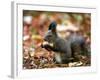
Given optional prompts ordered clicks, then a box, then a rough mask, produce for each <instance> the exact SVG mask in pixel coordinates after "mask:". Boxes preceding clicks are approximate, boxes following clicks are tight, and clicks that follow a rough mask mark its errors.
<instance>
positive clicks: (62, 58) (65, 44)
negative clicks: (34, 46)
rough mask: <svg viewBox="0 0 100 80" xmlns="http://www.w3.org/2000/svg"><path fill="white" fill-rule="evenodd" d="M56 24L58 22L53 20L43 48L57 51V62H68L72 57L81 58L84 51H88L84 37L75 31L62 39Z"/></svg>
mask: <svg viewBox="0 0 100 80" xmlns="http://www.w3.org/2000/svg"><path fill="white" fill-rule="evenodd" d="M56 26H57V23H56V22H51V24H50V25H49V29H48V32H47V33H46V35H45V37H44V41H45V43H43V44H42V48H45V49H47V50H48V51H54V52H56V53H55V61H56V62H57V63H62V64H66V63H68V62H70V61H71V60H72V59H74V60H80V55H81V54H82V51H83V52H85V53H87V52H86V51H87V50H86V47H85V46H86V45H85V39H84V37H83V36H81V35H77V34H75V33H73V34H72V35H71V36H70V37H69V38H68V39H62V38H61V37H59V36H58V35H57V31H56Z"/></svg>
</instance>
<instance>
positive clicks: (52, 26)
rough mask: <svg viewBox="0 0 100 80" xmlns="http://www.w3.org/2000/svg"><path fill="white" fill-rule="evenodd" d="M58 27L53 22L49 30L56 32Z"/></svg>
mask: <svg viewBox="0 0 100 80" xmlns="http://www.w3.org/2000/svg"><path fill="white" fill-rule="evenodd" d="M56 26H57V23H56V22H54V21H53V22H51V23H50V25H49V29H48V30H51V31H53V32H56Z"/></svg>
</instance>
